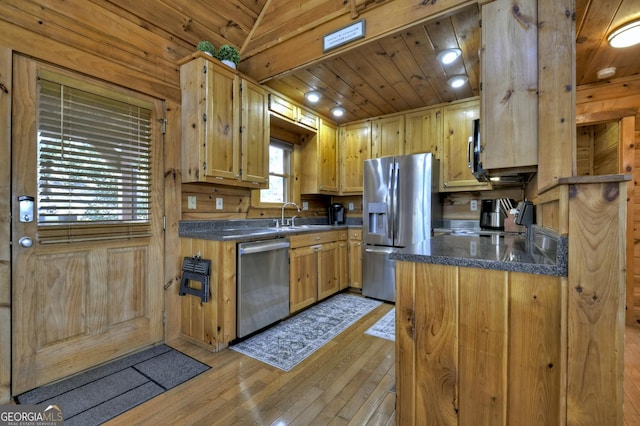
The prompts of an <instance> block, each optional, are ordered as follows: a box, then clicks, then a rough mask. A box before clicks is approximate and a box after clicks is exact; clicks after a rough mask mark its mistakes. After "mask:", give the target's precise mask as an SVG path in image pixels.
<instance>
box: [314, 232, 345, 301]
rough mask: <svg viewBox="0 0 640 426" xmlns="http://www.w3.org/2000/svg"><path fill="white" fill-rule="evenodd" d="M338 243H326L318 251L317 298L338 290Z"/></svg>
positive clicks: (327, 295)
mask: <svg viewBox="0 0 640 426" xmlns="http://www.w3.org/2000/svg"><path fill="white" fill-rule="evenodd" d="M339 267H340V265H339V263H338V243H337V242H332V243H326V244H323V245H322V248H321V249H320V250H319V251H318V300H322V299H324V298H326V297H329V296H331V295H332V294H336V293H337V292H338V291H340V281H339V279H338V275H339V272H340V270H339Z"/></svg>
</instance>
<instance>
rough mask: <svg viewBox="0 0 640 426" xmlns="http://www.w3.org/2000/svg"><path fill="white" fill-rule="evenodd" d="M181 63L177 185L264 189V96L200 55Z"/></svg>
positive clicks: (266, 144) (266, 132)
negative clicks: (196, 184)
mask: <svg viewBox="0 0 640 426" xmlns="http://www.w3.org/2000/svg"><path fill="white" fill-rule="evenodd" d="M187 59H188V60H187V61H186V62H184V63H182V64H181V65H180V85H181V89H182V139H183V140H182V181H183V182H212V183H224V184H227V185H240V186H248V187H253V188H261V187H265V186H266V184H267V182H268V149H269V121H268V120H269V117H268V111H267V107H268V106H267V105H268V104H267V92H266V91H264V90H263V89H262V88H260V86H258V85H257V84H255V83H253V82H251V81H249V80H246V79H244V78H242V77H241V76H240V75H239V74H238V72H237V71H235V70H234V69H232V68H229V67H227V66H226V65H223V64H221V63H220V62H219V61H218V60H216V59H213V58H207V57H206V56H205V55H204V54H203V53H196V54H194V55H192V56H191V57H189V58H187ZM241 87H242V90H241Z"/></svg>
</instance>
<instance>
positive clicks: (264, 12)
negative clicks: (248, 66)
mask: <svg viewBox="0 0 640 426" xmlns="http://www.w3.org/2000/svg"><path fill="white" fill-rule="evenodd" d="M270 5H271V0H267V2H266V3H265V4H264V6H263V7H262V10H261V11H260V15H258V18H257V19H256V22H254V24H253V27H251V31H249V35H247V38H246V39H245V40H244V43H242V46H241V47H240V50H239V52H240V56H242V54H243V53H244V52H245V51H246V49H247V46H248V45H249V43H251V39H252V38H253V33H255V31H256V29H257V28H258V26H260V24H261V23H262V18H264V16H265V15H266V13H267V10H269V6H270Z"/></svg>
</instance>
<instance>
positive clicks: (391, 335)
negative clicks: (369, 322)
mask: <svg viewBox="0 0 640 426" xmlns="http://www.w3.org/2000/svg"><path fill="white" fill-rule="evenodd" d="M364 333H365V334H370V335H372V336H376V337H382V338H383V339H387V340H393V341H394V342H395V341H396V308H393V309H391V310H390V311H389V312H387V313H386V314H384V316H383V317H382V318H380V319H379V320H378V321H377V322H376V323H375V324H373V326H371V328H370V329H368V330H367V331H365V332H364Z"/></svg>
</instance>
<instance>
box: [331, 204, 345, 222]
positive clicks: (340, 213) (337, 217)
mask: <svg viewBox="0 0 640 426" xmlns="http://www.w3.org/2000/svg"><path fill="white" fill-rule="evenodd" d="M344 222H345V217H344V206H343V205H342V204H340V203H335V204H331V206H330V207H329V224H330V225H344Z"/></svg>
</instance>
